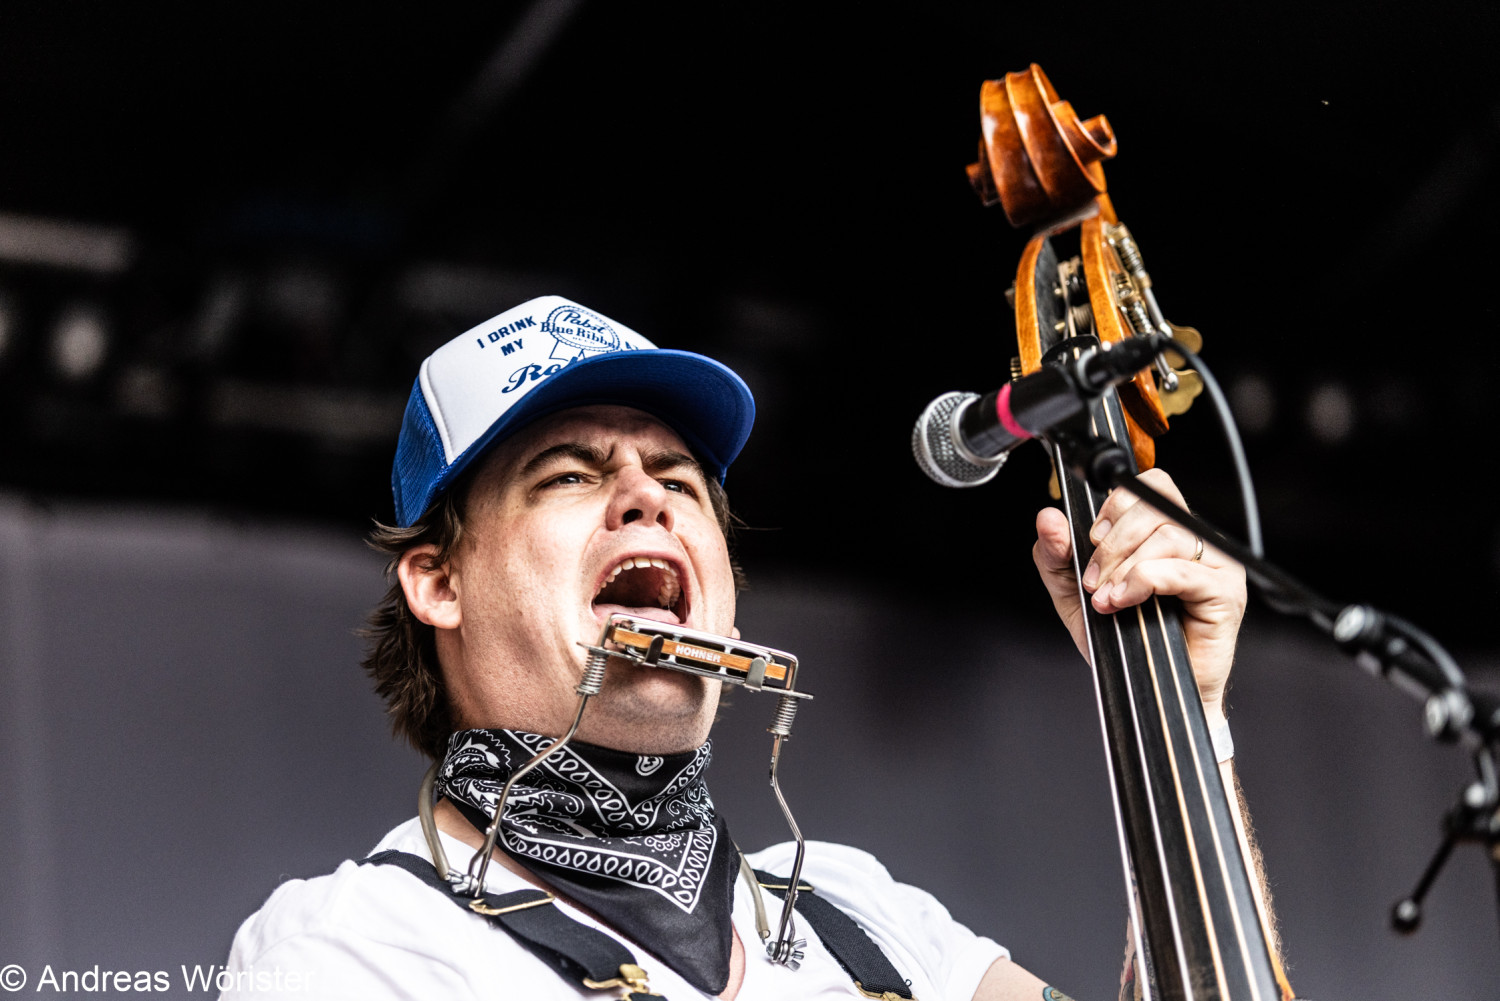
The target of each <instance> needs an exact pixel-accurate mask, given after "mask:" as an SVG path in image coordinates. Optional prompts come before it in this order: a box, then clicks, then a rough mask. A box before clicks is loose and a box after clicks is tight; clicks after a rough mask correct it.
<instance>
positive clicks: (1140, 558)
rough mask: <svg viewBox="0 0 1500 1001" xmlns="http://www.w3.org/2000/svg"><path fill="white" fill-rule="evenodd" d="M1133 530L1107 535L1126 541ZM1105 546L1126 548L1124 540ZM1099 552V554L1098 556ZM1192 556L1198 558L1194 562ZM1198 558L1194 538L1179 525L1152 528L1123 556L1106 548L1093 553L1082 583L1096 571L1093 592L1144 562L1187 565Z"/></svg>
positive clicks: (1127, 527)
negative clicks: (1123, 535) (1120, 534)
mask: <svg viewBox="0 0 1500 1001" xmlns="http://www.w3.org/2000/svg"><path fill="white" fill-rule="evenodd" d="M1135 527H1136V526H1132V525H1126V524H1122V525H1120V526H1119V527H1117V528H1116V529H1115V532H1111V533H1110V534H1111V536H1114V535H1115V533H1116V532H1118V533H1122V534H1125V535H1127V536H1128V537H1133V536H1134V534H1135V532H1134V528H1135ZM1106 542H1107V543H1109V544H1110V545H1115V544H1119V545H1120V546H1121V547H1122V548H1124V547H1125V546H1126V545H1128V538H1127V540H1126V541H1125V542H1121V541H1120V540H1118V539H1115V538H1111V539H1107V540H1106ZM1101 550H1102V551H1103V554H1102V555H1101ZM1207 552H1208V550H1207V547H1205V548H1204V551H1203V555H1207ZM1195 556H1196V557H1198V558H1197V559H1194V557H1195ZM1202 558H1203V556H1202V555H1200V554H1199V553H1198V536H1196V535H1194V534H1193V533H1192V532H1190V531H1188V530H1187V529H1185V528H1183V527H1182V526H1181V525H1177V524H1174V523H1172V522H1167V523H1165V524H1158V525H1156V526H1155V530H1154V531H1152V532H1151V534H1150V535H1148V536H1146V538H1144V539H1142V540H1141V541H1140V543H1139V544H1137V545H1136V546H1135V547H1134V548H1131V549H1129V551H1127V552H1115V551H1113V550H1112V549H1110V548H1106V547H1101V548H1100V549H1096V550H1095V551H1094V557H1093V559H1092V560H1091V561H1090V562H1091V566H1090V567H1089V568H1088V569H1087V570H1085V572H1084V579H1085V580H1087V579H1088V578H1089V576H1090V574H1089V571H1090V570H1094V569H1095V568H1097V576H1096V577H1095V579H1094V581H1093V582H1092V588H1091V589H1094V590H1097V589H1102V588H1104V587H1106V586H1108V585H1109V584H1113V583H1115V582H1116V581H1120V580H1123V579H1124V578H1125V577H1126V575H1128V574H1129V573H1130V571H1131V570H1132V569H1134V568H1135V566H1136V564H1138V563H1141V562H1144V561H1146V560H1187V561H1188V562H1190V563H1197V562H1201V561H1202ZM1209 565H1210V566H1219V564H1218V563H1217V562H1213V563H1210V564H1209Z"/></svg>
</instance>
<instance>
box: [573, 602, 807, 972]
mask: <svg viewBox="0 0 1500 1001" xmlns="http://www.w3.org/2000/svg"><path fill="white" fill-rule="evenodd" d="M585 649H587V650H588V651H589V655H590V657H591V658H592V657H618V658H619V659H621V660H628V661H630V662H631V663H632V664H639V665H641V666H643V667H664V668H666V669H668V670H671V671H680V672H682V673H684V674H696V675H698V676H699V677H703V678H713V679H715V680H717V681H721V682H723V683H725V684H727V685H738V686H739V687H741V688H744V689H746V690H748V691H751V692H761V691H771V692H775V693H776V695H777V696H778V697H779V698H778V701H777V703H776V715H775V717H774V718H773V719H772V721H771V725H770V726H769V727H767V728H766V729H767V732H769V733H770V734H771V791H772V792H773V793H775V794H776V802H777V804H778V805H780V807H781V813H782V816H783V817H785V818H786V823H787V827H788V828H790V829H791V832H792V839H793V840H794V841H796V843H797V855H796V860H795V861H794V862H793V863H792V875H791V878H790V879H789V880H788V881H787V886H788V889H787V893H786V901H785V903H784V904H783V905H782V908H781V924H780V927H779V928H778V929H777V935H776V938H775V940H774V941H768V942H767V943H766V955H768V956H770V957H771V959H773V960H774V961H776V962H778V963H781V964H783V965H786V966H790V967H791V968H792V969H796V968H797V966H798V965H799V964H800V963H801V961H802V949H803V947H804V946H805V945H806V942H805V941H803V940H801V939H798V938H796V923H795V922H794V921H793V917H792V916H793V914H794V913H795V911H794V909H795V907H796V904H797V887H798V885H799V884H800V881H801V879H802V862H803V859H804V858H805V856H806V854H807V843H806V842H805V841H804V840H803V838H802V831H801V829H800V828H799V827H798V826H797V819H796V818H795V817H793V816H792V811H791V808H790V807H788V806H787V804H786V797H785V796H784V795H782V792H781V782H780V780H779V779H778V777H777V767H778V766H779V765H780V762H781V752H782V745H783V744H784V743H785V742H786V741H788V740H790V739H791V736H792V722H793V720H795V719H796V717H797V707H798V704H799V703H800V702H801V701H802V700H803V699H811V698H812V696H811V695H808V694H807V693H806V692H799V691H797V688H796V682H797V658H796V657H794V656H792V655H791V654H789V653H787V652H785V651H784V650H773V649H771V648H770V647H764V646H760V645H758V644H755V643H746V642H745V641H744V640H737V639H732V638H730V637H728V636H717V635H715V634H713V633H705V632H701V631H699V630H696V629H688V628H686V627H685V626H678V625H673V624H672V623H669V622H658V621H656V620H655V619H642V618H637V617H635V616H633V615H618V614H617V615H611V616H610V617H609V621H608V622H607V623H605V625H604V632H603V633H602V634H601V635H600V637H599V643H598V644H597V645H596V646H586V647H585ZM757 892H758V888H757ZM766 935H767V937H769V930H768V931H767V933H766Z"/></svg>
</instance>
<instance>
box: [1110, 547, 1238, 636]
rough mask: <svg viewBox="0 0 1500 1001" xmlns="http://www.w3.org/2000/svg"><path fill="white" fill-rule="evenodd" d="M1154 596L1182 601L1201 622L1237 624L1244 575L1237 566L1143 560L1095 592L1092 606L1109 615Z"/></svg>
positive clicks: (1172, 560)
mask: <svg viewBox="0 0 1500 1001" xmlns="http://www.w3.org/2000/svg"><path fill="white" fill-rule="evenodd" d="M1154 594H1170V595H1175V596H1177V597H1179V598H1181V599H1182V601H1183V606H1184V608H1185V609H1186V610H1187V611H1188V613H1189V614H1190V615H1191V616H1192V617H1193V618H1195V619H1198V620H1200V621H1203V622H1210V623H1217V624H1226V625H1237V624H1238V623H1239V620H1240V619H1241V618H1242V617H1243V616H1244V612H1245V573H1244V570H1243V569H1242V568H1241V567H1240V566H1239V565H1238V564H1230V565H1228V566H1224V567H1211V566H1205V565H1204V564H1202V563H1201V562H1200V563H1194V562H1192V561H1190V560H1183V559H1175V558H1169V559H1153V560H1142V561H1140V562H1138V563H1136V564H1135V566H1133V567H1131V569H1130V571H1129V573H1127V574H1125V575H1123V576H1122V577H1120V578H1119V579H1117V580H1115V581H1112V582H1111V583H1110V585H1109V586H1108V587H1107V588H1105V587H1101V588H1099V589H1098V590H1097V591H1096V592H1094V597H1093V604H1094V607H1095V608H1096V609H1098V610H1099V611H1101V612H1104V613H1106V614H1108V613H1111V612H1118V611H1120V610H1121V609H1124V608H1133V607H1134V606H1136V605H1139V604H1140V603H1141V602H1143V601H1145V600H1146V599H1147V598H1149V597H1151V596H1152V595H1154Z"/></svg>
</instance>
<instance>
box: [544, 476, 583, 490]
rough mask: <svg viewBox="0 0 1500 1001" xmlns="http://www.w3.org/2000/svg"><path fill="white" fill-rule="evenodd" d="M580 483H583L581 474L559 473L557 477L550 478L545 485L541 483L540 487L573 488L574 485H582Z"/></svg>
mask: <svg viewBox="0 0 1500 1001" xmlns="http://www.w3.org/2000/svg"><path fill="white" fill-rule="evenodd" d="M582 482H583V474H582V473H559V474H558V475H557V476H554V477H552V478H551V479H550V480H548V481H547V482H546V483H543V484H542V486H544V487H567V486H573V485H575V484H578V483H582Z"/></svg>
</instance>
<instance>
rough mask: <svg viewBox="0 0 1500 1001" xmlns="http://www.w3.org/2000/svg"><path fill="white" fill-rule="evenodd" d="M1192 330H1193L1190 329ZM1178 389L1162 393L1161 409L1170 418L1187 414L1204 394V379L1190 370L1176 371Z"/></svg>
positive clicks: (1166, 390)
mask: <svg viewBox="0 0 1500 1001" xmlns="http://www.w3.org/2000/svg"><path fill="white" fill-rule="evenodd" d="M1189 329H1191V328H1189ZM1193 332H1194V333H1197V331H1193ZM1175 374H1176V376H1177V388H1176V389H1166V388H1163V389H1162V391H1161V408H1162V410H1164V411H1166V414H1167V416H1168V417H1176V416H1177V415H1178V414H1185V413H1187V410H1188V407H1191V406H1192V405H1193V401H1194V400H1195V399H1197V398H1198V394H1199V393H1201V392H1203V377H1202V376H1200V375H1199V374H1198V373H1197V372H1194V371H1193V370H1192V369H1190V368H1185V369H1178V370H1176V373H1175Z"/></svg>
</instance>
